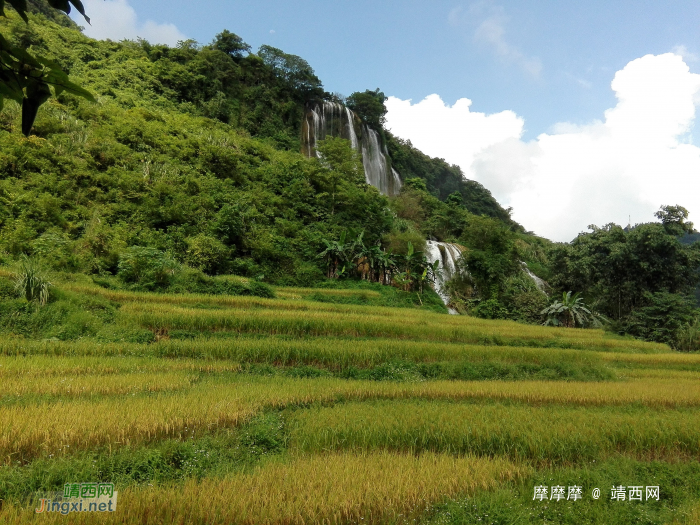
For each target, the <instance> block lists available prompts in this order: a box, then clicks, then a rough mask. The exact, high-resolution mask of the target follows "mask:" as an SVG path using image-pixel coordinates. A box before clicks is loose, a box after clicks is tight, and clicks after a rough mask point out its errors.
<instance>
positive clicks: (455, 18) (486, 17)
mask: <svg viewBox="0 0 700 525" xmlns="http://www.w3.org/2000/svg"><path fill="white" fill-rule="evenodd" d="M447 21H448V23H449V24H450V25H452V26H455V27H460V26H464V27H469V26H472V27H473V24H474V23H475V21H476V23H477V26H476V29H475V30H474V33H473V38H474V41H475V42H476V43H477V44H479V45H481V46H483V47H485V48H488V49H489V50H490V51H491V52H492V53H493V54H495V55H496V57H497V58H498V60H500V61H501V62H502V63H504V64H507V65H511V64H515V65H516V66H518V67H519V68H520V69H522V70H523V71H524V72H525V73H526V74H527V75H529V76H531V77H532V78H539V76H540V73H541V72H542V62H541V60H540V59H539V58H537V57H534V56H527V55H526V54H525V53H523V52H522V51H521V50H520V49H518V47H516V46H514V45H513V44H511V43H510V42H508V39H507V38H506V25H507V24H508V21H509V20H508V17H507V16H506V12H505V9H503V7H501V6H497V5H494V3H493V2H492V1H488V0H484V1H480V2H475V3H473V4H471V5H470V6H469V8H468V9H464V8H463V7H462V6H461V5H459V6H457V7H455V8H453V9H452V10H451V11H450V12H449V14H448V15H447Z"/></svg>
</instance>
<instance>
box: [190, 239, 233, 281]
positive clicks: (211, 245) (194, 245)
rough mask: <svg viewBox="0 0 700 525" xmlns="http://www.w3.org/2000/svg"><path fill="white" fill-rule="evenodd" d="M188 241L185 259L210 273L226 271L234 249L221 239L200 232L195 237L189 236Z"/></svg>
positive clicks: (191, 264) (193, 266)
mask: <svg viewBox="0 0 700 525" xmlns="http://www.w3.org/2000/svg"><path fill="white" fill-rule="evenodd" d="M186 242H187V253H186V255H185V260H186V261H187V264H188V265H190V266H191V267H192V268H196V269H197V270H202V271H203V272H206V273H208V274H216V273H222V272H225V271H226V267H227V266H228V260H229V259H230V257H231V251H232V250H231V249H230V248H228V247H226V246H225V245H224V244H223V243H222V242H221V241H219V240H218V239H215V238H213V237H210V236H208V235H205V234H203V233H200V234H199V235H196V236H194V237H188V238H187V239H186Z"/></svg>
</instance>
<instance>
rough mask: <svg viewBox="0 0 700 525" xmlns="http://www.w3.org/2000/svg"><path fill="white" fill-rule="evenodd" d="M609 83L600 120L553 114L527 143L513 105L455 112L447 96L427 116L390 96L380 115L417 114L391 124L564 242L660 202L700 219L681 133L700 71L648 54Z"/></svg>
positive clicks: (697, 153) (694, 152) (648, 211)
mask: <svg viewBox="0 0 700 525" xmlns="http://www.w3.org/2000/svg"><path fill="white" fill-rule="evenodd" d="M611 88H612V90H613V91H614V92H615V95H616V97H617V104H616V106H615V107H614V108H611V109H608V110H607V111H606V112H605V114H604V118H603V119H602V120H600V121H595V122H592V123H590V124H587V125H583V126H581V125H575V124H570V123H559V124H557V125H555V126H554V127H553V129H554V131H553V132H552V133H551V134H542V135H540V136H539V137H537V139H535V140H533V141H529V142H524V141H522V140H521V139H520V134H519V133H514V131H517V129H516V128H514V124H515V123H516V122H517V123H518V124H519V126H520V128H519V129H520V130H522V126H523V120H522V119H521V118H519V117H517V116H516V115H514V114H513V113H511V112H503V113H499V114H497V115H501V116H503V115H506V114H507V115H508V118H503V117H501V120H495V119H492V117H494V115H481V117H479V118H473V116H474V115H479V114H470V113H466V112H462V113H461V114H460V115H457V114H456V112H455V110H454V107H456V106H457V104H455V106H453V108H448V107H447V106H444V105H443V108H439V107H438V108H437V109H438V110H440V111H441V112H442V113H438V116H436V117H430V118H429V117H427V116H425V115H421V114H420V113H418V112H415V111H413V112H412V111H411V108H415V107H416V106H418V105H414V106H410V102H409V101H395V102H392V103H390V104H389V105H388V109H389V113H388V115H387V120H388V122H390V123H392V122H400V121H401V120H402V119H404V120H405V119H409V118H416V119H422V121H421V120H419V121H416V122H414V123H413V124H412V126H411V127H408V126H406V125H404V126H402V127H397V129H396V130H395V133H396V134H397V135H398V136H401V137H403V138H409V139H411V140H412V141H413V142H414V144H415V145H416V146H417V147H419V148H421V149H423V150H424V151H425V152H426V153H427V154H429V155H433V156H441V157H444V158H445V159H446V160H449V161H451V162H455V163H457V164H459V165H460V166H461V167H462V169H463V170H464V172H465V174H466V175H467V177H469V178H475V179H476V180H478V181H480V182H481V183H482V184H484V186H486V187H487V188H489V189H490V190H491V191H492V192H493V193H494V196H496V198H498V199H499V201H500V202H501V203H502V204H503V205H506V206H513V208H514V214H513V218H514V219H515V220H517V221H518V222H520V223H521V224H523V225H524V226H525V227H526V228H527V229H529V230H533V231H535V232H536V233H538V234H539V235H543V236H545V237H548V238H550V239H553V240H559V241H569V240H571V239H572V238H574V237H575V236H576V235H577V234H578V233H579V232H580V231H584V230H586V227H587V226H588V225H589V224H597V225H604V224H606V223H608V222H616V223H618V224H623V225H626V224H627V223H628V220H631V222H632V223H633V224H634V223H635V222H648V221H651V220H654V217H653V213H654V212H655V211H656V210H658V209H659V206H661V205H663V204H680V205H682V206H685V207H686V208H688V210H689V211H690V212H691V219H692V218H693V217H695V221H696V223H697V222H700V148H699V147H697V146H695V145H693V144H692V143H691V141H690V135H689V133H690V131H691V130H692V126H693V122H694V119H695V110H696V105H697V104H698V102H699V101H700V99H699V98H698V93H699V92H700V75H697V74H693V73H690V70H689V68H688V66H687V65H686V63H685V62H684V61H683V58H682V57H681V56H680V55H677V54H672V53H668V54H663V55H658V56H653V55H647V56H645V57H642V58H639V59H636V60H633V61H632V62H630V63H629V64H627V66H625V67H624V68H623V69H622V70H620V71H618V72H617V73H616V74H615V77H614V79H613V81H612V83H611ZM428 98H429V99H431V97H428ZM432 99H433V100H439V97H437V96H436V95H433V96H432ZM426 100H428V99H426ZM399 102H400V103H399ZM407 102H408V104H409V105H406V104H407ZM419 105H420V104H419ZM399 113H403V115H399ZM440 115H441V116H440ZM486 123H488V124H489V125H486ZM495 124H496V126H494V125H495ZM497 124H500V125H501V126H500V127H499V126H498V125H497ZM421 125H424V126H426V127H428V126H429V127H433V128H443V127H448V128H449V129H451V133H452V136H451V137H450V138H449V144H440V141H439V140H435V141H433V142H431V141H429V140H428V139H427V137H425V136H424V135H426V132H425V131H419V130H420V128H421ZM499 133H500V134H502V136H503V138H502V139H500V140H498V136H499ZM414 134H415V139H414ZM476 137H480V140H476ZM487 137H488V138H487ZM489 142H490V143H489ZM465 151H466V152H471V153H470V154H465Z"/></svg>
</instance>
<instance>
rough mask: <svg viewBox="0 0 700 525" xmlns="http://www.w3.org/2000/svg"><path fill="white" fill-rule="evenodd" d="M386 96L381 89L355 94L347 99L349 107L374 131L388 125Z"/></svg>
mask: <svg viewBox="0 0 700 525" xmlns="http://www.w3.org/2000/svg"><path fill="white" fill-rule="evenodd" d="M385 101H386V96H384V93H382V92H381V91H379V88H377V89H375V90H374V91H371V90H369V89H367V90H366V91H364V92H363V93H360V92H355V93H353V94H352V95H350V96H349V97H348V99H347V105H348V107H349V108H350V109H352V110H353V111H354V112H355V113H357V115H358V116H359V117H360V118H361V119H362V120H363V121H364V122H365V123H367V124H368V125H369V127H371V128H372V129H375V130H378V131H379V130H381V129H382V128H383V127H384V124H385V123H386V112H387V109H386V107H385V106H384V102H385Z"/></svg>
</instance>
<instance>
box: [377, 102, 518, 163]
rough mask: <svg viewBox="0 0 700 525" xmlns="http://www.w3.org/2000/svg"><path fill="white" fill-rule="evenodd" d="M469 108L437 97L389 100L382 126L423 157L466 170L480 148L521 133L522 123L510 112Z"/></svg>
mask: <svg viewBox="0 0 700 525" xmlns="http://www.w3.org/2000/svg"><path fill="white" fill-rule="evenodd" d="M471 104H472V101H471V100H469V99H468V98H462V99H459V100H458V101H457V102H455V104H454V105H453V106H448V105H446V104H445V103H444V102H443V101H442V99H441V98H440V97H439V96H438V95H430V96H428V97H426V98H425V99H423V100H422V101H421V102H418V103H417V104H412V103H411V101H410V100H400V99H398V98H396V97H389V99H388V100H387V101H386V107H387V110H388V111H387V116H386V118H387V124H386V126H387V128H388V129H390V130H391V131H392V133H394V134H395V135H397V136H399V137H402V138H408V139H410V140H411V142H412V143H413V145H414V146H415V147H417V148H418V149H420V150H422V151H424V152H425V153H428V154H430V155H432V156H433V157H440V158H444V159H445V160H446V161H447V162H450V163H451V164H458V165H460V166H462V167H465V166H466V167H468V166H470V165H471V163H472V161H473V160H474V158H475V155H476V154H477V153H479V152H480V151H482V150H483V149H484V148H487V147H488V146H491V145H493V144H497V143H499V142H501V141H503V140H505V139H508V138H515V139H518V138H520V136H521V135H522V133H523V120H522V119H521V118H519V117H518V116H517V115H516V114H515V113H513V112H512V111H502V112H500V113H496V114H493V115H486V114H485V113H477V112H472V111H471V110H470V106H471Z"/></svg>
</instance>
